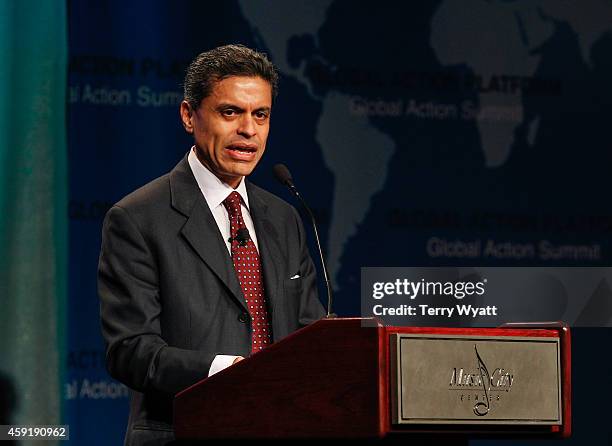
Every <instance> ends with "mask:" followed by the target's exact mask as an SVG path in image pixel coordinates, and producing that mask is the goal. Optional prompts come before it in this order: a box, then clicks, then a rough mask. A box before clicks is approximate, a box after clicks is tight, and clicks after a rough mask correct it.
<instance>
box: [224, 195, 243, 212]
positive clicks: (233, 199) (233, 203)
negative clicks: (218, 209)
mask: <svg viewBox="0 0 612 446" xmlns="http://www.w3.org/2000/svg"><path fill="white" fill-rule="evenodd" d="M223 205H224V206H225V208H226V209H227V213H228V214H229V215H230V217H232V216H236V215H242V212H241V211H240V194H239V193H238V192H236V191H234V192H232V193H231V194H229V195H228V196H227V198H226V199H225V200H223Z"/></svg>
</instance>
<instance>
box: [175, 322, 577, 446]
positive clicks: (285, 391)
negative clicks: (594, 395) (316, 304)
mask: <svg viewBox="0 0 612 446" xmlns="http://www.w3.org/2000/svg"><path fill="white" fill-rule="evenodd" d="M398 333H399V334H401V333H425V334H450V335H453V334H467V335H474V334H477V335H486V336H515V337H516V336H521V337H528V336H539V337H547V336H548V337H558V338H560V340H561V346H562V358H561V359H562V360H561V363H562V377H563V389H562V392H563V425H561V426H537V427H529V428H527V429H516V428H513V427H508V426H506V427H503V428H501V429H500V428H498V429H491V428H490V427H488V426H486V427H485V428H484V429H482V428H478V427H475V426H452V427H448V426H443V427H442V426H432V425H427V426H398V425H394V424H392V423H391V407H390V395H391V385H392V377H391V376H390V375H391V373H390V347H389V339H390V336H391V335H392V334H398ZM570 362H571V361H570V336H569V330H568V329H567V328H566V327H552V328H531V327H530V328H423V327H384V326H382V325H381V324H379V323H377V322H376V320H374V319H361V318H340V319H323V320H320V321H317V322H316V323H314V324H312V325H310V326H308V327H305V328H303V329H301V330H299V331H297V332H295V333H293V334H291V335H290V336H287V337H286V338H284V339H282V340H281V341H279V342H277V343H275V344H272V345H271V346H270V347H268V348H266V349H265V350H263V351H261V352H258V353H256V354H254V355H252V356H251V357H249V358H247V359H245V360H244V361H241V362H239V363H237V364H235V365H233V366H232V367H230V368H228V369H226V370H224V371H222V372H220V373H218V374H216V375H213V376H211V377H210V378H207V379H204V380H202V381H200V382H198V383H196V384H194V385H193V386H191V387H189V388H187V389H185V390H183V391H182V392H180V393H179V394H177V395H176V397H175V401H174V427H175V432H176V436H177V438H183V439H203V438H234V439H238V438H382V437H385V436H388V435H395V434H399V435H401V434H404V433H407V432H412V433H415V432H420V433H433V432H438V433H440V432H441V433H449V432H455V433H457V432H460V433H465V434H476V433H481V434H482V433H485V434H486V433H489V434H491V433H497V434H501V435H503V436H506V435H515V434H520V435H524V434H528V435H537V436H542V435H544V436H549V437H550V436H557V437H566V436H569V434H570V431H571V410H570V407H571V399H570V395H571V369H570Z"/></svg>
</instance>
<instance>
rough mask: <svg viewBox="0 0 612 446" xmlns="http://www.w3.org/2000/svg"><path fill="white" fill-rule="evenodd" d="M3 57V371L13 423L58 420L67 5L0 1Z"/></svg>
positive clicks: (0, 331) (64, 232)
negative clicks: (12, 399)
mask: <svg viewBox="0 0 612 446" xmlns="http://www.w3.org/2000/svg"><path fill="white" fill-rule="evenodd" d="M0 54H2V61H1V62H0V374H1V375H3V377H4V381H3V382H5V383H6V382H8V383H10V385H11V386H13V388H14V391H15V393H16V396H17V405H16V407H15V409H14V411H13V412H12V415H13V418H12V419H11V420H10V421H12V422H15V423H27V424H55V423H59V422H60V421H61V412H62V394H61V389H62V382H63V363H64V360H63V359H64V357H65V355H64V353H65V352H64V348H65V345H66V338H67V337H66V334H65V327H66V324H65V312H66V294H67V280H66V279H67V259H66V256H67V248H68V246H67V244H68V236H67V225H68V222H67V193H68V187H67V165H66V164H67V163H66V158H67V154H66V119H65V115H66V110H65V94H66V65H67V63H66V61H67V31H66V5H65V2H63V1H35V0H26V1H24V0H1V1H0ZM0 391H2V390H1V389H0ZM0 424H1V423H0Z"/></svg>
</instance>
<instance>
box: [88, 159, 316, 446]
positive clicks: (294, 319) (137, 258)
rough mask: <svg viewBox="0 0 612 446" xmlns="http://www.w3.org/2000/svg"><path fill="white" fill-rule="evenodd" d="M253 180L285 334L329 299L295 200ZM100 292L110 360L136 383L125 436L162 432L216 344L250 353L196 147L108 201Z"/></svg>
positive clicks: (254, 210)
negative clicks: (196, 166) (323, 295)
mask: <svg viewBox="0 0 612 446" xmlns="http://www.w3.org/2000/svg"><path fill="white" fill-rule="evenodd" d="M246 186H247V191H248V194H249V205H250V212H251V216H252V218H253V223H254V225H255V230H256V233H257V240H258V244H259V251H260V257H261V262H262V268H263V278H264V287H265V294H266V299H267V302H268V307H269V312H270V314H271V324H272V334H273V339H274V341H277V340H279V339H281V338H283V337H284V336H286V335H288V334H290V333H291V332H293V331H295V330H297V329H298V328H300V327H302V326H304V325H306V324H308V323H310V322H312V321H314V320H316V319H319V318H321V317H322V316H323V315H324V310H323V307H322V306H321V303H320V302H319V300H318V297H317V290H316V272H315V268H314V265H313V263H312V260H311V258H310V255H309V254H308V249H307V246H306V240H305V234H304V229H303V226H302V223H301V220H300V218H299V215H298V214H297V212H296V210H295V209H294V208H293V207H292V206H290V205H288V204H287V203H285V202H284V201H283V200H281V199H279V198H278V197H276V196H274V195H272V194H270V193H269V192H266V191H264V190H263V189H260V188H259V187H257V186H254V185H253V184H251V183H249V182H247V185H246ZM296 274H299V275H300V278H299V279H293V280H291V279H290V278H291V277H293V276H295V275H296ZM98 293H99V296H100V301H101V304H100V315H101V320H102V334H103V336H104V339H105V341H106V343H107V350H106V361H107V368H108V370H109V372H110V374H111V375H112V376H113V377H114V378H116V379H117V380H119V381H121V382H123V383H125V384H126V385H127V386H128V387H130V389H132V398H131V407H130V419H129V422H128V430H127V434H126V444H130V445H141V444H165V441H166V440H170V439H172V436H173V434H172V425H171V423H172V398H173V396H174V394H176V393H177V392H179V391H180V390H182V389H184V388H186V387H188V386H190V385H191V384H193V383H195V382H197V381H199V380H201V379H203V378H205V377H206V376H207V375H208V370H209V368H210V365H211V363H212V361H213V359H214V357H215V356H216V355H217V354H230V355H242V356H245V357H246V356H248V355H249V353H250V346H251V342H250V331H251V327H250V317H248V312H247V308H246V306H245V301H244V298H243V296H242V292H241V289H240V284H239V282H238V279H237V277H236V274H235V271H234V266H233V263H232V260H231V257H230V255H229V253H228V250H227V247H226V245H225V242H224V240H223V239H222V237H221V233H220V232H219V229H218V227H217V224H216V223H215V220H214V218H213V216H212V213H211V212H210V209H209V208H208V205H207V204H206V201H205V199H204V197H203V195H202V193H201V191H200V189H199V188H198V185H197V182H196V180H195V178H194V176H193V174H192V172H191V169H190V167H189V164H188V162H187V157H185V158H184V159H183V160H182V161H181V162H180V163H179V164H178V165H177V166H176V167H175V168H174V169H173V170H172V171H171V172H170V173H169V174H167V175H164V176H162V177H160V178H158V179H156V180H154V181H152V182H151V183H149V184H147V185H146V186H144V187H142V188H140V189H138V190H136V191H135V192H133V193H131V194H129V195H128V196H126V197H125V198H123V199H122V200H121V201H119V202H118V203H117V204H116V205H115V206H113V207H112V208H111V209H110V210H109V212H108V214H107V215H106V218H105V220H104V226H103V231H102V249H101V253H100V263H99V268H98ZM156 439H157V440H158V441H156ZM150 441H153V442H152V443H151V442H150Z"/></svg>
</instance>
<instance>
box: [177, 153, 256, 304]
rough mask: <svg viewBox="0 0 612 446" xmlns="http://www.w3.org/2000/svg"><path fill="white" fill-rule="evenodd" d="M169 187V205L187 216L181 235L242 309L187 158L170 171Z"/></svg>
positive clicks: (237, 287) (221, 243) (233, 277)
mask: <svg viewBox="0 0 612 446" xmlns="http://www.w3.org/2000/svg"><path fill="white" fill-rule="evenodd" d="M170 189H171V195H172V207H173V208H174V209H176V210H177V211H179V212H180V213H182V214H183V215H185V216H186V217H187V222H186V223H185V225H184V226H183V228H182V229H181V234H182V235H183V237H185V239H186V240H187V242H188V243H189V244H190V245H191V247H192V248H193V249H194V250H195V252H196V253H197V254H198V256H199V257H200V258H201V259H202V261H204V263H206V264H207V265H208V267H209V268H210V269H211V270H212V272H213V273H214V274H215V275H216V276H217V277H218V278H219V280H221V281H222V282H223V283H224V284H225V285H226V286H227V288H228V289H229V291H230V292H231V295H232V297H233V298H234V299H235V300H236V301H237V302H238V303H239V304H240V305H241V306H242V307H243V308H244V310H245V311H246V310H247V307H246V303H245V300H244V296H243V295H242V290H241V288H240V283H239V282H238V278H237V277H236V272H235V270H234V264H233V262H232V259H231V257H230V255H229V252H228V251H227V246H226V245H225V241H224V240H223V238H222V237H221V233H220V232H219V228H218V227H217V223H216V222H215V219H214V217H213V215H212V213H211V212H210V209H209V207H208V205H207V204H206V200H205V199H204V196H203V195H202V192H201V191H200V189H199V187H198V184H197V182H196V180H195V178H194V176H193V174H192V173H191V168H190V167H189V163H188V162H187V157H185V158H183V160H181V162H180V163H179V164H178V165H177V166H176V167H175V168H174V169H173V170H172V172H170Z"/></svg>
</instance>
